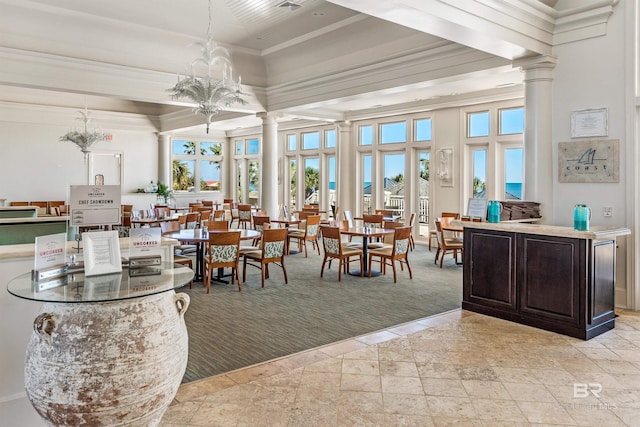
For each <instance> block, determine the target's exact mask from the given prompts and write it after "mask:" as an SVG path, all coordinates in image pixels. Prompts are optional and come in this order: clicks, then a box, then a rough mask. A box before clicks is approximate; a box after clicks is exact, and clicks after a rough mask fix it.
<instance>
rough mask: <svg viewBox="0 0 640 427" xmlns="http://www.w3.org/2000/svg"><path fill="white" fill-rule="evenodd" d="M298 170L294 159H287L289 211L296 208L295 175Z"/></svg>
mask: <svg viewBox="0 0 640 427" xmlns="http://www.w3.org/2000/svg"><path fill="white" fill-rule="evenodd" d="M297 174H298V171H297V168H296V159H289V177H290V178H291V180H290V181H289V203H288V206H289V213H291V212H293V211H294V210H296V198H297V197H296V177H297Z"/></svg>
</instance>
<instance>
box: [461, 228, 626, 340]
mask: <svg viewBox="0 0 640 427" xmlns="http://www.w3.org/2000/svg"><path fill="white" fill-rule="evenodd" d="M459 223H460V225H461V226H463V227H464V267H463V301H462V308H464V309H466V310H470V311H474V312H478V313H482V314H487V315H490V316H494V317H499V318H502V319H505V320H510V321H513V322H518V323H522V324H526V325H529V326H533V327H537V328H541V329H546V330H549V331H553V332H557V333H561V334H565V335H569V336H572V337H576V338H580V339H584V340H588V339H590V338H593V337H595V336H597V335H599V334H601V333H604V332H606V331H608V330H610V329H613V328H614V327H615V305H614V291H615V280H616V239H617V238H618V237H621V236H625V235H628V234H631V231H630V230H629V229H628V228H624V227H605V226H594V227H591V228H590V230H589V231H576V230H573V228H571V227H561V226H551V225H538V224H522V223H495V224H494V223H486V222H480V223H478V222H467V221H464V222H463V221H460V222H459Z"/></svg>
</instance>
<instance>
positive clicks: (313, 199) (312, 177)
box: [304, 157, 320, 205]
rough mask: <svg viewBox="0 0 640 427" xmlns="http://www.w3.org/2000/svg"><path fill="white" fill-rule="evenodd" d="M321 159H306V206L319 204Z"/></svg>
mask: <svg viewBox="0 0 640 427" xmlns="http://www.w3.org/2000/svg"><path fill="white" fill-rule="evenodd" d="M319 184H320V159H318V158H317V157H308V158H306V159H304V205H310V204H319V203H320V194H319V190H320V188H319Z"/></svg>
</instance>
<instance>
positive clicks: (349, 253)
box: [320, 226, 364, 282]
mask: <svg viewBox="0 0 640 427" xmlns="http://www.w3.org/2000/svg"><path fill="white" fill-rule="evenodd" d="M320 228H321V230H322V246H323V247H324V258H323V259H322V268H320V277H322V276H323V275H324V267H325V265H326V264H327V262H329V268H331V261H332V260H334V259H337V260H338V262H339V264H338V282H340V281H342V270H344V272H345V274H346V272H347V269H348V268H349V264H350V263H352V262H355V261H359V262H360V276H361V277H362V272H363V271H364V258H363V256H362V249H360V248H355V247H349V246H347V245H345V244H343V242H342V233H341V232H340V228H339V227H325V226H322V227H320Z"/></svg>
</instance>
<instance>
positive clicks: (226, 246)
mask: <svg viewBox="0 0 640 427" xmlns="http://www.w3.org/2000/svg"><path fill="white" fill-rule="evenodd" d="M239 247H240V232H239V231H217V232H215V233H209V243H208V248H207V253H208V256H209V260H210V261H211V262H212V263H214V264H215V263H228V262H235V261H236V260H237V259H238V254H239V253H240V250H239Z"/></svg>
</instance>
